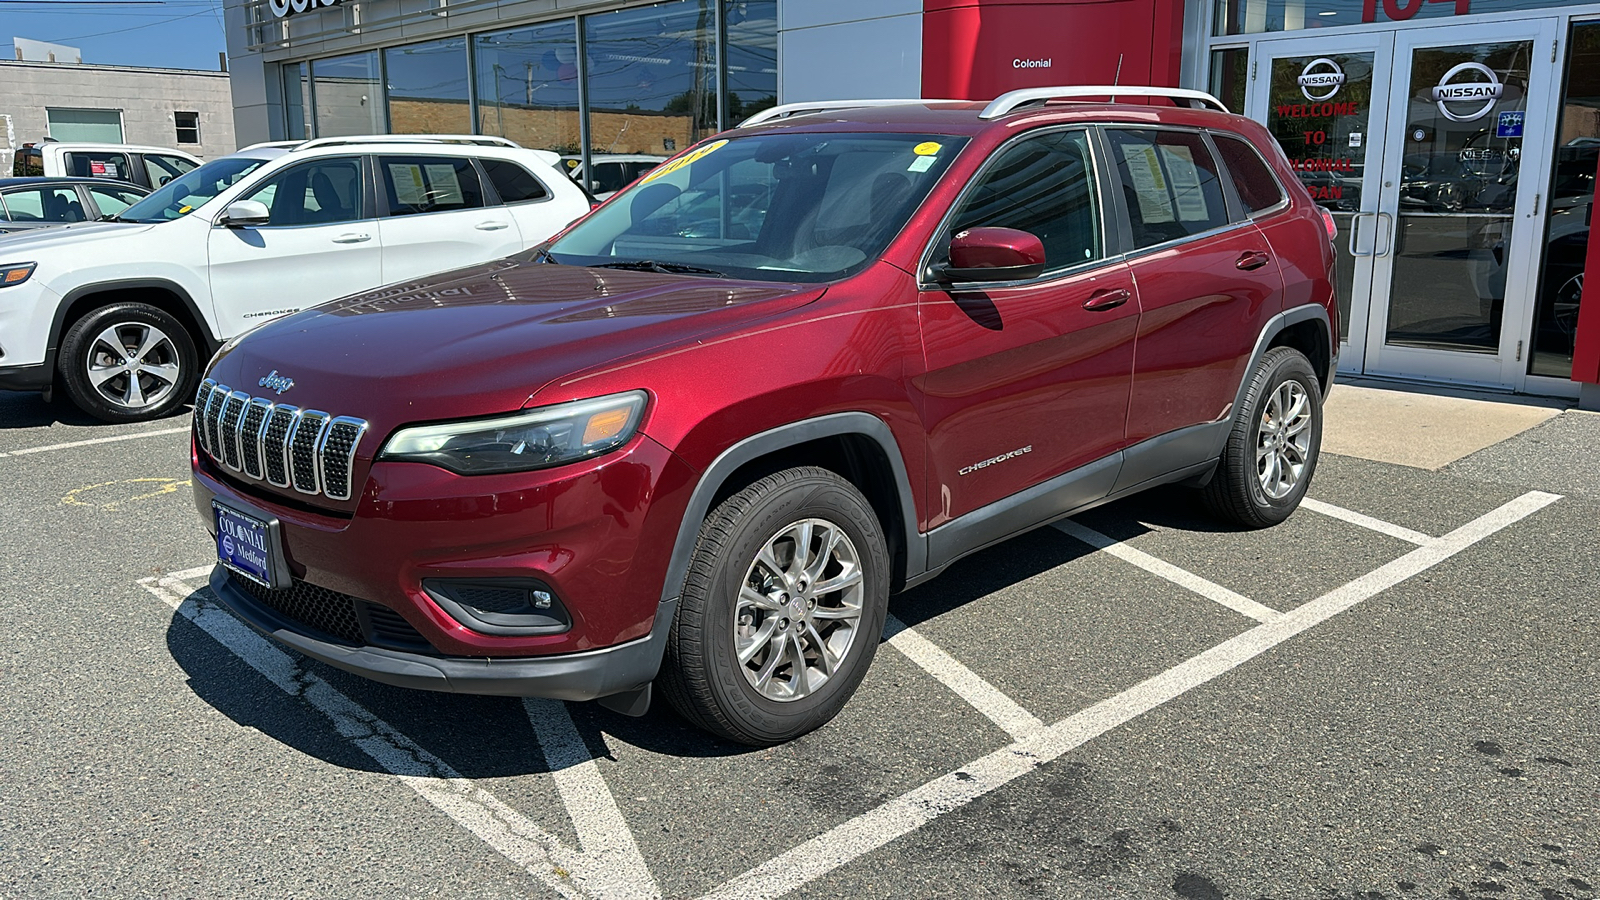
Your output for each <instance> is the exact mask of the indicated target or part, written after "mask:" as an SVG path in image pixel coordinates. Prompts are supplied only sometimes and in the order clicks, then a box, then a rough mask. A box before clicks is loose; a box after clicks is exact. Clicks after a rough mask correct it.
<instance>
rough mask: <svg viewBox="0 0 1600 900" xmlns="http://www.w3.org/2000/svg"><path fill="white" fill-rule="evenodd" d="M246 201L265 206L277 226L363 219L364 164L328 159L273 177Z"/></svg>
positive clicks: (269, 223) (270, 223)
mask: <svg viewBox="0 0 1600 900" xmlns="http://www.w3.org/2000/svg"><path fill="white" fill-rule="evenodd" d="M242 199H245V200H255V201H257V202H260V203H263V204H265V205H266V207H267V211H268V212H269V213H271V218H269V219H268V220H267V225H268V226H273V225H279V226H281V225H327V224H331V223H334V222H353V221H355V220H356V219H359V218H361V162H360V160H357V159H352V158H343V159H324V160H318V161H317V162H313V163H306V164H305V165H303V166H295V167H294V168H292V169H288V170H285V171H284V172H281V173H279V174H278V175H275V176H273V178H271V179H270V180H269V181H268V182H267V183H266V184H264V185H262V186H261V187H260V188H257V189H256V190H255V191H253V192H251V194H250V195H249V196H248V197H244V198H242Z"/></svg>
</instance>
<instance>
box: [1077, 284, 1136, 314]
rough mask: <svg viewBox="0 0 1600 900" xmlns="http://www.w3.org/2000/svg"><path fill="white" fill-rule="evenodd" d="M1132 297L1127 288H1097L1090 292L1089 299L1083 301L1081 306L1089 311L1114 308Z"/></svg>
mask: <svg viewBox="0 0 1600 900" xmlns="http://www.w3.org/2000/svg"><path fill="white" fill-rule="evenodd" d="M1132 299H1133V294H1132V293H1131V292H1130V291H1129V290H1128V289H1127V288H1116V289H1107V290H1099V291H1095V292H1094V293H1092V294H1090V295H1089V299H1087V300H1085V301H1083V308H1084V309H1087V310H1089V311H1090V312H1100V311H1102V310H1107V309H1116V308H1117V307H1119V306H1121V305H1122V304H1124V303H1127V302H1128V301H1129V300H1132Z"/></svg>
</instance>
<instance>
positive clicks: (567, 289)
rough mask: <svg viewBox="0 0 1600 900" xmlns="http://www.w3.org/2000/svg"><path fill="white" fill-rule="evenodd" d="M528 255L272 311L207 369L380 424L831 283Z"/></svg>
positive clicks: (719, 324)
mask: <svg viewBox="0 0 1600 900" xmlns="http://www.w3.org/2000/svg"><path fill="white" fill-rule="evenodd" d="M525 259H526V257H519V258H518V260H500V261H497V262H494V263H490V264H487V265H483V266H476V267H473V268H469V269H462V270H458V271H454V272H448V273H444V274H442V275H437V276H433V277H431V278H429V279H426V280H423V281H420V282H415V283H410V284H402V285H394V286H390V287H387V288H381V289H379V290H375V291H370V292H368V293H365V294H358V295H355V296H352V297H347V298H345V299H342V300H335V301H332V302H330V303H326V304H323V305H322V306H318V307H315V308H313V309H308V310H304V311H302V312H299V313H296V314H294V315H291V316H286V317H284V318H282V319H278V320H275V321H273V322H271V323H270V324H268V325H265V326H262V327H261V328H259V329H257V330H255V331H252V332H249V333H248V334H247V335H245V336H244V337H243V338H241V339H240V340H239V341H238V342H237V343H236V344H234V345H233V346H232V347H231V348H229V349H228V351H227V352H225V353H223V354H222V355H220V356H219V357H218V358H217V360H215V362H214V363H213V367H212V370H211V372H210V375H209V377H211V378H214V379H216V380H217V381H218V382H219V383H222V384H226V385H228V386H230V387H232V388H234V389H236V390H243V391H248V392H249V393H251V394H253V395H255V396H264V397H267V398H268V399H271V400H274V401H275V402H279V403H287V404H292V405H294V406H298V407H300V408H302V409H307V408H310V409H319V410H322V411H324V412H328V413H331V414H333V415H347V416H356V417H358V418H362V419H366V420H368V421H369V422H370V423H371V424H372V428H373V430H374V431H376V432H378V433H380V434H381V433H386V432H387V431H389V430H390V429H392V428H394V427H397V426H399V425H403V424H406V423H409V422H421V421H433V420H441V419H454V418H464V417H470V416H478V415H489V414H493V413H501V412H506V411H510V410H515V409H519V408H521V407H523V406H524V405H525V404H527V403H528V401H529V398H530V397H531V396H532V395H533V394H534V393H536V392H537V391H538V390H539V389H540V388H542V387H544V386H545V385H546V384H549V383H550V382H551V381H552V380H554V379H557V378H562V377H564V376H568V375H572V374H576V373H580V372H584V371H586V370H589V369H591V368H594V367H597V366H601V365H609V364H613V363H615V362H618V361H621V360H626V359H636V358H640V357H642V356H646V355H648V354H649V353H650V352H651V351H653V350H656V349H658V348H662V347H665V346H670V345H675V344H679V343H682V342H685V341H691V340H694V339H695V338H697V337H699V336H701V335H705V334H707V333H709V332H714V331H717V330H719V329H726V328H728V327H730V326H734V325H737V324H742V323H745V322H749V321H754V320H758V319H761V318H765V317H768V316H773V315H776V314H778V313H781V312H785V311H787V310H791V309H794V308H795V307H798V306H801V305H803V304H805V303H809V302H811V301H814V300H816V299H817V298H818V297H820V296H821V295H822V293H823V291H824V290H825V289H826V288H825V286H822V285H814V284H786V283H780V284H773V283H766V282H751V281H735V280H733V279H722V278H711V277H698V276H686V275H670V274H661V273H656V272H636V271H626V270H618V269H593V268H583V267H576V266H563V265H556V264H537V263H529V262H526V261H525ZM519 260H523V261H519ZM274 371H276V372H277V374H278V375H279V376H280V377H281V378H287V379H292V380H293V382H294V386H293V387H292V388H288V389H285V391H284V392H283V393H281V394H275V393H274V392H273V391H272V390H269V389H267V388H263V387H259V386H258V385H259V384H260V382H261V380H262V379H263V378H264V377H266V376H267V375H269V374H270V373H272V372H274ZM282 383H283V382H281V381H279V382H277V384H279V385H281V384H282Z"/></svg>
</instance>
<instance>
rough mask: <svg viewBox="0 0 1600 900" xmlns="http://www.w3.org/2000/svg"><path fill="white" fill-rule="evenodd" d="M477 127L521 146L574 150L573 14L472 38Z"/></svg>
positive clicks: (575, 49) (575, 39)
mask: <svg viewBox="0 0 1600 900" xmlns="http://www.w3.org/2000/svg"><path fill="white" fill-rule="evenodd" d="M473 55H474V57H475V58H476V61H477V62H476V64H477V67H478V71H477V75H476V77H477V82H478V131H479V132H480V133H482V134H497V135H500V136H501V137H508V138H510V139H512V140H514V141H516V142H517V143H519V144H521V145H522V146H524V147H536V148H539V149H542V150H554V151H556V152H557V153H560V154H563V155H575V154H577V153H579V152H581V151H582V149H583V146H582V142H581V140H580V138H579V130H578V27H577V25H576V23H574V22H573V21H572V20H571V19H568V20H565V21H561V22H550V23H547V24H543V25H535V26H533V27H530V28H516V29H512V30H510V31H497V32H494V33H493V34H480V35H477V36H476V37H474V38H473Z"/></svg>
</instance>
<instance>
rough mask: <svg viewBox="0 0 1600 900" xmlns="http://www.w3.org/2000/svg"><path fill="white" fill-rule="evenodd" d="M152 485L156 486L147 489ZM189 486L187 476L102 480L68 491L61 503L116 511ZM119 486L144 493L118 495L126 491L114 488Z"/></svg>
mask: <svg viewBox="0 0 1600 900" xmlns="http://www.w3.org/2000/svg"><path fill="white" fill-rule="evenodd" d="M151 485H155V486H156V487H154V489H147V488H149V486H151ZM188 486H189V480H188V479H187V478H186V479H183V480H182V481H179V480H178V479H176V478H125V479H123V480H121V481H102V482H100V483H99V484H86V485H84V486H83V487H77V488H73V489H72V490H70V491H67V494H66V496H64V497H62V498H61V505H62V506H86V507H91V508H96V509H102V510H105V511H107V512H116V511H117V510H119V509H121V508H122V507H123V506H124V505H126V504H129V503H133V502H134V501H136V500H149V499H150V498H151V497H160V496H162V495H164V494H175V493H177V492H178V489H179V488H186V487H188ZM117 487H125V488H126V489H127V490H143V491H144V493H142V494H133V495H132V496H128V497H118V495H119V494H121V493H124V492H125V491H117V490H112V489H113V488H117ZM91 494H92V495H93V496H92V497H88V496H86V495H91ZM107 497H117V499H112V500H106V499H105V498H107Z"/></svg>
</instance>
